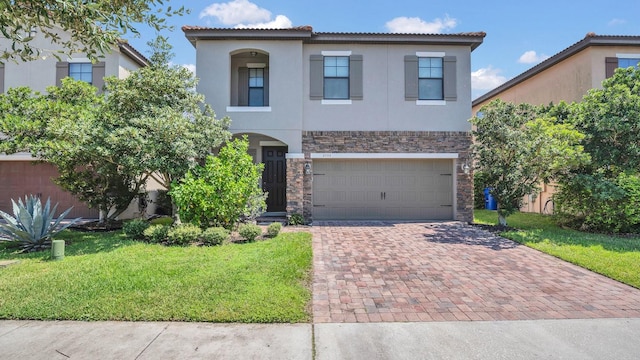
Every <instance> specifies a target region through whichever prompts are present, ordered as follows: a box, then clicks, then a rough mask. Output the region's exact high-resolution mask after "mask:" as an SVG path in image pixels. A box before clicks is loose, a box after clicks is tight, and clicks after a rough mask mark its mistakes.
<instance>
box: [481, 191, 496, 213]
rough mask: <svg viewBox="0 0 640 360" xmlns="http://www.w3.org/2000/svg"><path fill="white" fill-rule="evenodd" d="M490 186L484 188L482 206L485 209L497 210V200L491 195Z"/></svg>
mask: <svg viewBox="0 0 640 360" xmlns="http://www.w3.org/2000/svg"><path fill="white" fill-rule="evenodd" d="M491 189H492V188H484V208H485V209H487V210H498V202H497V201H496V199H495V198H494V197H493V196H491V193H490V191H491Z"/></svg>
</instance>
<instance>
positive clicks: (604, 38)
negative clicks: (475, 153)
mask: <svg viewBox="0 0 640 360" xmlns="http://www.w3.org/2000/svg"><path fill="white" fill-rule="evenodd" d="M589 46H640V36H636V35H633V36H632V35H596V34H595V33H592V32H590V33H588V34H587V35H586V36H585V37H584V39H582V40H580V41H578V42H577V43H575V44H573V45H571V46H569V47H568V48H566V49H564V50H562V51H560V52H559V53H557V54H555V55H553V56H552V57H550V58H548V59H546V60H545V61H543V62H541V63H539V64H538V65H536V66H534V67H532V68H531V69H529V70H527V71H525V72H523V73H522V74H520V75H518V76H516V77H514V78H512V79H511V80H509V81H507V82H505V83H504V84H502V85H500V86H498V87H496V88H495V89H493V90H491V91H489V92H487V93H486V94H484V95H482V96H479V97H478V98H477V99H475V100H473V102H472V106H476V105H478V104H480V103H482V102H484V101H486V100H488V99H490V98H492V97H494V96H496V95H498V94H500V93H501V92H503V91H505V90H507V89H510V88H512V87H514V86H516V85H518V84H519V83H521V82H523V81H525V80H527V79H529V78H531V77H533V76H535V75H537V74H539V73H541V72H543V71H544V70H546V69H548V68H550V67H552V66H553V65H555V64H557V63H559V62H561V61H563V60H565V59H567V58H569V57H571V56H573V55H575V54H577V53H579V52H580V51H582V50H584V49H586V48H588V47H589Z"/></svg>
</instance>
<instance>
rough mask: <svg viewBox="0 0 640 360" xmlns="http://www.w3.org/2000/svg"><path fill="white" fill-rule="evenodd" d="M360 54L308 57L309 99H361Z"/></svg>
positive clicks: (361, 72)
mask: <svg viewBox="0 0 640 360" xmlns="http://www.w3.org/2000/svg"><path fill="white" fill-rule="evenodd" d="M362 59H363V57H362V55H349V56H346V55H345V56H323V55H311V56H310V58H309V62H310V63H309V98H310V99H311V100H362V99H363V97H364V89H363V66H362V62H363V61H362Z"/></svg>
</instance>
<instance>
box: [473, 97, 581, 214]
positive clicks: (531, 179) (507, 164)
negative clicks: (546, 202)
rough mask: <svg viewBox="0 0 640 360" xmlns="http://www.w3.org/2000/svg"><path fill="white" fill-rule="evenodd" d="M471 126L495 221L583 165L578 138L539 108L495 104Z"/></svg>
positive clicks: (571, 130)
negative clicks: (492, 199) (494, 207)
mask: <svg viewBox="0 0 640 360" xmlns="http://www.w3.org/2000/svg"><path fill="white" fill-rule="evenodd" d="M479 114H480V116H475V117H473V118H472V119H471V120H470V121H471V123H472V124H473V125H474V127H475V130H474V131H473V135H474V146H473V153H474V157H475V167H476V169H477V170H478V171H481V172H482V173H483V174H484V176H485V178H486V184H487V185H488V186H490V187H491V188H492V190H491V195H492V196H493V197H495V198H496V200H497V202H498V218H499V223H500V224H501V225H506V224H507V222H506V217H507V216H508V215H510V214H512V213H513V212H515V211H517V210H518V209H519V208H520V207H521V206H522V199H523V197H524V196H525V195H528V194H535V193H538V192H539V185H540V184H541V183H543V182H547V181H549V180H550V179H553V178H557V177H559V176H561V175H563V174H566V173H567V172H568V171H569V170H570V169H571V168H573V167H576V166H578V165H579V164H581V163H583V162H585V161H587V159H588V157H587V156H586V155H585V154H583V152H582V146H581V145H580V144H579V142H580V140H581V139H582V137H583V136H582V134H580V132H578V131H577V130H575V129H574V128H573V126H572V125H571V124H557V123H556V122H555V119H554V118H552V117H547V116H546V115H545V113H544V111H543V110H542V108H540V107H536V106H532V105H529V104H519V105H516V104H513V103H506V102H504V101H501V100H499V99H498V100H494V101H492V102H491V103H489V104H488V105H485V106H483V107H482V108H481V109H480V113H479Z"/></svg>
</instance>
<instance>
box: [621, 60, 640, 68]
mask: <svg viewBox="0 0 640 360" xmlns="http://www.w3.org/2000/svg"><path fill="white" fill-rule="evenodd" d="M639 62H640V59H631V58H629V59H627V58H618V67H619V68H628V67H629V66H633V67H635V68H638V63H639Z"/></svg>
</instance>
